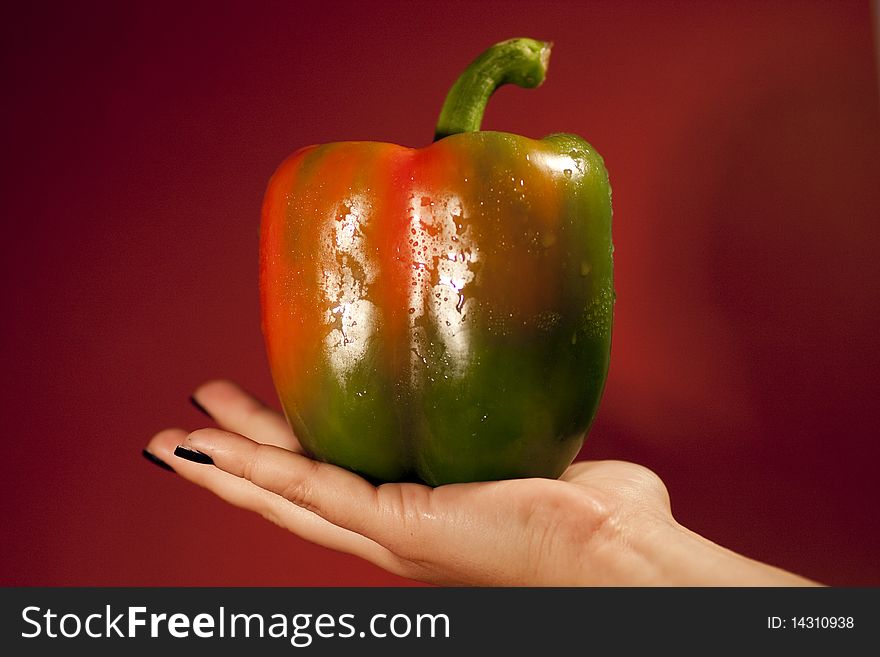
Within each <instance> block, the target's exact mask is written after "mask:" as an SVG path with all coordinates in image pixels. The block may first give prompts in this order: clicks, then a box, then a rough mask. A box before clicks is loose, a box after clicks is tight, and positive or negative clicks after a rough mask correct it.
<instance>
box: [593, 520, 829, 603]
mask: <svg viewBox="0 0 880 657" xmlns="http://www.w3.org/2000/svg"><path fill="white" fill-rule="evenodd" d="M603 534H604V536H603V539H602V540H601V541H600V543H599V544H597V546H596V556H597V562H598V563H601V564H603V568H602V570H601V571H599V570H598V569H597V568H595V567H593V568H590V569H589V571H588V577H587V580H588V581H587V582H586V583H587V584H588V585H596V586H603V585H612V584H616V585H621V584H622V585H624V586H809V585H816V582H812V581H810V580H807V579H805V578H803V577H799V576H797V575H793V574H792V573H789V572H787V571H785V570H782V569H780V568H776V567H774V566H770V565H768V564H765V563H761V562H758V561H755V560H753V559H749V558H748V557H744V556H742V555H740V554H737V553H735V552H733V551H731V550H729V549H727V548H723V547H721V546H719V545H717V544H715V543H713V542H712V541H709V540H708V539H706V538H704V537H702V536H700V535H699V534H696V533H695V532H693V531H691V530H689V529H687V528H686V527H684V526H682V525H680V524H679V523H678V522H676V521H675V520H674V519H673V518H672V517H671V516H667V517H662V516H661V517H639V518H638V520H637V521H633V519H629V520H627V519H625V518H614V517H610V518H609V520H608V521H607V522H606V523H605V525H604V526H603Z"/></svg>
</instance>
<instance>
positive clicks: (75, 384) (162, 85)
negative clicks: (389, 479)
mask: <svg viewBox="0 0 880 657" xmlns="http://www.w3.org/2000/svg"><path fill="white" fill-rule="evenodd" d="M3 13H4V17H3V20H2V21H0V30H2V33H3V34H2V40H0V50H2V60H0V66H2V90H3V91H2V95H3V101H2V103H0V113H2V122H0V140H2V141H0V154H2V155H0V157H2V178H0V185H2V194H0V212H2V215H0V216H2V221H3V224H2V225H3V239H2V242H0V248H2V249H3V257H2V260H0V267H2V281H0V286H2V308H3V311H2V317H3V319H2V344H0V353H2V370H3V377H4V386H3V395H2V405H3V409H2V411H3V415H2V418H3V421H4V422H3V434H4V435H3V461H4V475H3V477H2V478H0V492H2V497H0V514H2V519H3V521H2V541H0V584H5V585H174V584H177V585H398V584H408V583H409V582H407V581H405V580H402V579H399V578H395V577H392V576H390V575H388V574H386V573H384V572H382V571H381V570H379V569H377V568H375V567H373V566H371V565H369V564H366V563H364V562H362V561H360V560H358V559H355V558H352V557H348V556H345V555H340V554H336V553H333V552H330V551H328V550H325V549H322V548H318V547H315V546H312V545H310V544H307V543H305V542H303V541H301V540H299V539H298V538H296V537H294V536H292V535H290V534H288V533H286V532H284V531H282V530H280V529H278V528H276V527H275V526H273V525H270V524H269V523H267V522H265V521H264V520H263V519H262V518H259V517H257V516H255V515H251V514H249V513H247V512H245V511H241V510H238V509H234V508H231V507H229V506H227V505H225V504H224V503H222V502H221V501H219V500H217V499H215V498H213V497H212V496H211V495H210V494H208V493H206V492H205V491H202V490H199V489H196V488H194V487H192V486H191V485H189V484H187V483H186V482H185V481H183V480H181V479H179V478H176V477H175V476H174V475H172V474H170V473H166V472H163V471H162V470H160V469H158V468H156V467H153V466H151V465H150V464H149V463H147V462H146V461H145V460H143V459H142V458H141V456H140V453H139V452H140V449H141V447H142V446H143V445H144V444H145V443H146V441H147V439H148V438H149V437H150V436H151V435H152V434H153V433H155V432H156V431H158V430H160V429H162V428H164V427H166V426H183V427H191V428H196V427H198V426H202V425H203V423H204V420H203V418H202V417H200V416H199V415H198V414H197V413H196V411H195V410H193V409H192V408H191V407H190V406H189V404H188V403H187V397H188V395H189V394H190V392H191V390H192V389H193V388H194V387H195V386H196V385H198V384H199V383H200V382H201V381H203V380H205V379H208V378H213V377H218V376H222V377H229V378H233V379H236V380H238V381H240V382H241V383H242V384H244V385H245V386H247V387H249V388H251V389H252V390H254V391H255V392H257V393H258V394H260V395H261V396H263V397H265V398H266V399H268V400H269V401H270V402H271V403H272V404H276V405H277V402H276V400H275V397H274V392H273V390H272V384H271V380H270V377H269V371H268V366H267V363H266V359H265V354H264V350H263V343H262V336H261V334H260V327H259V313H258V295H257V245H258V224H259V215H260V205H261V201H262V195H263V192H264V190H265V185H266V183H267V181H268V178H269V176H270V175H271V173H272V172H273V170H274V169H275V167H276V166H277V165H278V164H279V163H280V162H281V160H282V159H283V158H284V157H286V156H287V155H288V154H289V153H291V152H292V151H294V150H295V149H297V148H299V147H300V146H304V145H307V144H310V143H320V142H328V141H340V140H350V139H370V140H379V141H391V142H396V143H401V144H405V145H408V146H418V145H420V144H427V143H428V142H429V141H430V139H431V135H432V131H433V127H434V121H435V119H436V116H437V112H438V111H439V108H440V105H441V103H442V101H443V98H444V95H445V93H446V91H447V89H448V87H449V85H450V84H451V83H452V81H453V80H454V78H455V77H456V75H457V74H458V73H459V72H460V70H461V69H462V68H463V67H464V66H465V65H466V64H467V63H468V62H469V61H470V59H471V58H472V57H473V56H475V55H476V54H477V53H478V52H480V51H481V50H482V49H483V48H485V47H486V46H488V45H490V44H491V43H494V42H495V41H499V40H502V39H505V38H509V37H512V36H533V37H535V38H541V39H548V40H552V41H553V42H554V43H555V47H554V52H553V58H552V61H551V66H550V72H549V77H548V80H547V82H546V83H545V85H544V86H543V87H542V88H540V89H538V90H530V91H525V90H521V89H513V88H504V89H502V90H501V91H499V93H498V94H497V95H496V97H495V98H494V99H493V101H492V102H491V103H490V106H489V109H488V112H487V115H486V120H485V122H484V126H485V127H486V128H491V129H499V130H507V131H510V132H518V133H521V134H525V135H528V136H532V137H538V136H541V135H544V134H547V133H550V132H556V131H568V132H575V133H578V134H581V135H582V136H584V137H585V138H586V139H587V140H588V141H590V142H592V143H593V145H594V146H595V147H596V148H597V149H598V150H599V152H601V153H602V154H603V155H604V157H605V160H606V163H607V165H608V169H609V171H610V173H611V181H612V185H613V188H614V211H615V215H614V222H615V223H614V239H615V244H616V260H615V264H616V276H617V278H616V280H617V292H618V299H617V306H616V332H615V337H614V347H613V357H612V366H611V373H610V377H609V381H608V386H607V391H606V395H605V398H604V401H603V404H602V407H601V410H600V412H599V416H598V418H597V420H596V423H595V425H594V427H593V430H592V432H591V434H590V436H589V438H588V440H587V442H586V445H585V447H584V450H583V452H582V453H581V458H621V459H628V460H633V461H637V462H639V463H642V464H644V465H647V466H649V467H651V468H652V469H654V470H655V471H656V472H657V473H658V474H660V476H661V477H663V479H664V480H665V481H666V483H667V485H668V487H669V490H670V494H671V497H672V501H673V510H674V512H675V514H676V516H677V517H678V519H679V520H680V521H681V522H682V523H684V524H685V525H687V526H688V527H690V528H692V529H694V530H695V531H697V532H699V533H701V534H703V535H705V536H707V537H709V538H711V539H713V540H715V541H716V542H719V543H721V544H723V545H726V546H729V547H731V548H733V549H735V550H737V551H740V552H742V553H744V554H747V555H749V556H752V557H755V558H757V559H760V560H763V561H767V562H770V563H773V564H776V565H779V566H781V567H784V568H787V569H790V570H793V571H796V572H799V573H801V574H803V575H806V576H808V577H813V578H816V579H818V580H821V581H823V582H826V583H829V584H833V585H874V586H876V585H880V560H878V559H877V555H878V554H880V520H878V519H880V514H878V512H877V507H878V502H880V483H878V482H880V477H878V476H877V463H878V457H880V440H878V429H877V410H878V403H877V399H876V398H877V393H878V378H880V348H878V339H877V337H878V333H880V301H878V299H880V294H878V291H880V258H878V256H877V253H878V250H880V249H878V247H880V221H878V220H880V93H878V77H877V57H876V55H877V53H876V50H875V43H874V38H875V36H874V34H872V24H873V19H872V16H871V7H870V5H869V4H868V3H866V2H848V3H847V2H840V3H830V2H736V3H731V2H677V3H670V2H644V3H642V2H584V3H574V2H572V3H545V2H533V3H531V2H521V3H517V2H510V3H508V2H505V3H492V2H473V3H467V2H463V3H400V4H394V3H390V4H386V3H360V2H358V3H355V2H352V3H346V4H339V3H334V2H319V3H295V2H238V3H231V4H229V3H222V2H221V3H216V2H212V3H208V2H193V3H165V2H155V1H151V2H133V3H106V4H98V3H16V4H15V6H9V7H6V8H5V9H4V12H3Z"/></svg>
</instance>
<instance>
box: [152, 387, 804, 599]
mask: <svg viewBox="0 0 880 657" xmlns="http://www.w3.org/2000/svg"><path fill="white" fill-rule="evenodd" d="M193 400H194V402H195V403H196V404H197V405H198V406H200V407H201V408H202V409H203V410H204V411H205V412H206V414H207V415H209V417H211V418H212V419H213V420H214V421H215V422H216V423H217V424H218V425H219V427H220V428H208V429H200V430H198V431H194V432H192V433H189V432H187V431H184V430H183V429H166V430H165V431H162V432H160V433H159V434H157V435H156V436H154V437H153V439H152V440H151V441H150V443H149V444H148V445H147V448H146V451H147V452H148V453H149V454H150V455H152V456H153V457H155V458H157V459H159V460H160V461H162V462H164V463H167V464H172V463H173V469H174V470H175V471H176V472H177V473H178V474H180V475H181V476H182V477H184V478H186V479H188V480H190V481H192V482H193V483H195V484H198V485H200V486H203V487H205V488H207V489H209V490H211V491H212V492H214V493H216V494H217V495H218V496H220V497H221V498H223V499H224V500H226V501H227V502H230V503H232V504H234V505H236V506H239V507H243V508H246V509H250V510H252V511H256V512H258V513H260V514H261V515H263V516H264V517H265V518H267V519H269V520H271V521H272V522H274V523H276V524H278V525H280V526H281V527H283V528H285V529H287V530H289V531H291V532H293V533H294V534H297V535H298V536H300V537H302V538H304V539H307V540H310V541H313V542H315V543H317V544H320V545H323V546H325V547H328V548H332V549H335V550H339V551H341V552H347V553H350V554H353V555H356V556H359V557H362V558H364V559H366V560H367V561H370V562H372V563H374V564H376V565H378V566H380V567H382V568H384V569H386V570H388V571H390V572H392V573H395V574H397V575H401V576H404V577H408V578H411V579H417V580H421V581H424V582H430V583H435V584H447V585H479V586H566V585H569V586H571V585H575V586H579V585H599V586H602V585H604V586H615V585H624V586H636V585H648V586H650V585H698V586H699V585H754V586H771V585H782V586H794V585H804V584H812V582H809V581H808V580H805V579H803V578H801V577H798V576H796V575H792V574H790V573H787V572H785V571H782V570H779V569H777V568H774V567H771V566H768V565H766V564H762V563H758V562H755V561H752V560H750V559H747V558H745V557H742V556H740V555H737V554H735V553H733V552H731V551H730V550H727V549H724V548H721V547H719V546H717V545H715V544H713V543H711V542H710V541H707V540H706V539H704V538H702V537H700V536H698V535H696V534H694V533H693V532H690V531H689V530H687V529H685V528H684V527H682V526H681V525H679V524H678V523H677V522H676V521H675V520H674V518H673V516H672V513H671V509H670V503H669V497H668V495H667V491H666V487H665V486H664V484H663V482H662V481H661V480H660V479H659V477H657V475H655V474H654V473H653V472H651V471H650V470H648V469H647V468H644V467H642V466H639V465H636V464H633V463H626V462H622V461H585V462H577V463H575V464H573V465H572V466H571V467H569V468H568V469H567V470H566V471H565V472H564V473H563V475H562V476H561V477H560V478H559V479H558V480H551V479H513V480H504V481H492V482H480V483H467V484H451V485H446V486H440V487H437V488H431V487H429V486H425V485H421V484H415V483H392V484H382V485H380V486H373V485H372V484H370V483H369V482H367V481H366V480H364V479H363V478H361V477H359V476H358V475H356V474H353V473H351V472H349V471H347V470H345V469H343V468H339V467H337V466H334V465H330V464H327V463H321V462H319V461H315V460H313V459H311V458H309V457H308V456H306V455H305V454H304V453H303V449H302V446H301V445H300V444H299V441H298V440H297V439H296V437H295V436H294V435H293V432H292V431H291V429H290V427H289V425H288V424H287V422H286V420H285V419H284V417H283V416H282V415H281V414H280V413H278V412H276V411H274V410H272V409H270V408H268V407H267V406H265V405H264V404H262V403H261V402H260V401H258V400H257V399H255V398H254V397H252V396H251V395H249V394H248V393H246V392H245V391H243V390H242V389H241V388H240V387H238V386H237V385H235V384H233V383H231V382H228V381H213V382H210V383H207V384H205V385H203V386H201V387H200V388H199V389H198V390H197V391H196V392H195V394H194V395H193ZM178 446H181V447H182V449H181V448H178Z"/></svg>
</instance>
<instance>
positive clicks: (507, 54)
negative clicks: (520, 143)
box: [434, 39, 553, 141]
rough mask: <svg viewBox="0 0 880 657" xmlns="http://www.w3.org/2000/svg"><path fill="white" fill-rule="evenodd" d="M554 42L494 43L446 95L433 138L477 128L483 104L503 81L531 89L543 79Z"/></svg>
mask: <svg viewBox="0 0 880 657" xmlns="http://www.w3.org/2000/svg"><path fill="white" fill-rule="evenodd" d="M552 45H553V44H551V43H549V42H546V41H536V40H535V39H509V40H507V41H502V42H501V43H496V44H495V45H494V46H492V47H490V48H489V49H487V50H485V51H484V52H483V53H482V54H481V55H480V56H479V57H477V58H476V59H475V60H474V61H473V62H471V64H470V66H468V67H467V68H466V69H465V70H464V73H462V74H461V76H460V77H459V78H458V80H456V81H455V84H454V85H452V89H450V90H449V93H448V94H447V96H446V101H445V102H444V103H443V108H442V109H441V110H440V118H439V119H438V120H437V128H436V130H435V131H434V141H437V140H438V139H443V138H444V137H448V136H449V135H454V134H457V133H459V132H474V131H476V130H479V129H480V123H482V121H483V113H484V112H485V111H486V103H487V102H489V97H490V96H491V95H492V94H493V93H495V90H496V89H497V88H498V87H500V86H501V85H504V84H515V85H517V86H519V87H524V88H526V89H533V88H534V87H537V86H540V85H541V83H542V82H544V76H545V75H546V73H547V64H548V63H549V61H550V48H551V46H552Z"/></svg>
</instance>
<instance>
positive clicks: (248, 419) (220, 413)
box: [193, 379, 302, 452]
mask: <svg viewBox="0 0 880 657" xmlns="http://www.w3.org/2000/svg"><path fill="white" fill-rule="evenodd" d="M193 401H194V402H195V403H196V404H197V405H198V406H201V407H202V408H203V409H204V410H205V412H206V413H207V414H208V415H209V416H210V417H211V418H212V419H214V420H215V421H216V422H217V423H218V424H219V425H220V426H221V427H223V428H224V429H226V430H228V431H232V432H234V433H240V434H242V435H244V436H247V437H249V438H250V439H251V440H255V441H256V442H258V443H264V444H266V445H276V446H277V447H283V448H284V449H287V450H291V451H295V452H301V451H302V446H301V445H300V444H299V441H298V440H297V439H296V436H294V435H293V431H292V430H291V428H290V425H289V424H288V423H287V420H285V419H284V416H283V415H281V414H280V413H278V412H277V411H275V410H273V409H271V408H269V407H268V406H266V405H265V404H264V403H263V402H261V401H260V400H259V399H257V398H256V397H254V396H253V395H251V394H250V393H248V392H246V391H245V390H243V389H242V388H241V387H240V386H239V385H237V384H236V383H233V382H232V381H226V380H222V379H219V380H216V381H209V382H207V383H204V384H202V385H201V386H199V387H198V389H197V390H196V391H195V392H194V393H193Z"/></svg>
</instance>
